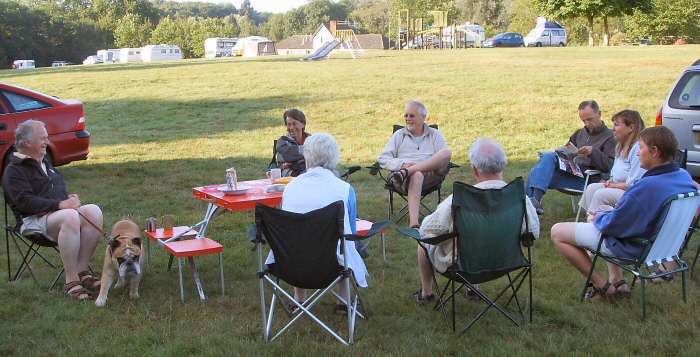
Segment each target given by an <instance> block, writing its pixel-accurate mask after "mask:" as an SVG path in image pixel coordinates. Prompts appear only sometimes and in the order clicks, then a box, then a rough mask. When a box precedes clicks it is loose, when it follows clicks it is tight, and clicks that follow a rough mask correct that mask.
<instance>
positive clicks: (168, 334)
mask: <svg viewBox="0 0 700 357" xmlns="http://www.w3.org/2000/svg"><path fill="white" fill-rule="evenodd" d="M413 29H416V28H415V27H413ZM411 32H413V30H411ZM423 35H424V37H427V34H423ZM415 36H420V34H419V31H416V32H415V35H414V36H406V39H405V40H404V41H405V42H410V41H411V39H415ZM344 41H345V40H343V42H344ZM698 50H700V47H699V46H697V45H689V46H674V47H658V46H651V47H634V48H633V47H628V48H593V49H588V48H573V47H567V48H542V49H524V48H523V49H519V48H515V49H508V48H502V49H492V50H486V49H479V48H476V49H473V50H467V51H365V52H364V53H363V54H362V57H361V58H360V59H358V60H352V55H351V53H348V52H340V53H339V54H338V55H337V56H336V55H334V56H332V57H331V58H329V59H328V60H326V61H319V62H312V63H306V62H305V63H302V62H300V61H299V58H298V57H281V56H271V57H261V58H256V59H241V58H235V59H220V60H216V61H212V60H183V61H179V62H173V63H159V64H150V65H145V64H125V65H121V66H119V65H105V66H100V67H99V68H98V67H86V66H74V67H63V68H56V69H53V70H52V69H37V70H35V71H31V72H17V71H10V70H4V71H0V81H2V82H6V83H11V84H17V85H22V86H26V87H29V88H33V89H36V90H39V91H42V92H44V93H50V94H53V95H57V96H60V97H62V98H78V99H80V100H81V101H83V102H84V103H85V111H86V119H87V128H88V130H90V132H91V133H92V144H91V156H90V158H89V159H88V160H87V161H82V162H75V163H72V164H70V165H68V166H63V167H60V168H59V169H60V170H61V172H62V173H63V174H64V176H65V178H66V182H67V183H68V185H69V190H70V191H73V192H79V193H80V198H81V200H82V201H83V202H94V203H97V204H99V205H100V206H101V207H102V210H103V211H104V213H105V226H111V224H112V223H114V222H115V221H117V220H118V219H120V218H121V217H124V216H127V215H128V216H131V217H133V218H134V219H135V220H136V221H137V222H141V223H142V222H144V221H145V219H146V218H147V217H151V216H156V217H160V216H162V215H165V214H172V215H174V216H175V217H176V218H175V219H176V222H175V224H177V225H184V224H192V223H194V222H197V221H198V220H200V219H201V218H202V215H203V213H204V209H205V204H204V203H202V202H201V201H198V200H195V199H194V198H193V197H192V188H193V187H197V186H202V185H205V184H212V183H223V182H224V181H225V176H224V175H225V170H226V168H228V167H231V166H235V167H236V168H237V169H238V175H239V177H240V178H241V179H242V180H252V179H258V178H262V177H263V176H264V175H265V171H266V168H267V163H268V162H269V160H270V155H271V146H272V140H273V139H276V138H278V137H279V136H280V135H282V134H283V133H284V132H285V127H284V123H283V122H282V118H281V116H282V113H283V112H284V111H285V109H287V108H292V107H296V108H300V109H302V110H303V111H304V112H305V113H306V116H307V118H308V123H307V130H308V131H309V132H310V133H317V132H328V133H331V134H332V135H334V136H335V137H336V139H337V141H338V144H339V146H340V149H341V162H342V164H343V165H361V166H363V167H364V166H366V165H369V164H371V163H372V162H374V161H375V160H376V158H377V156H378V155H379V153H380V152H381V150H382V148H383V146H384V144H385V143H386V141H387V139H388V138H389V136H390V134H391V127H392V125H393V124H397V123H401V122H402V121H403V120H404V119H403V117H402V114H403V112H402V110H403V105H404V103H405V102H406V101H407V100H410V99H418V100H421V101H422V102H424V103H426V105H427V106H428V109H429V111H430V116H429V118H428V123H438V124H439V125H440V130H441V132H443V133H444V136H445V138H446V140H447V143H448V145H449V147H450V148H451V149H452V151H453V153H454V156H453V159H452V160H453V161H454V162H456V163H458V164H460V165H462V167H461V168H459V169H455V170H452V171H451V172H450V176H449V177H448V179H447V181H446V182H447V183H448V184H446V185H445V186H444V187H445V189H446V190H445V191H447V193H449V192H450V191H451V185H450V184H449V183H451V182H452V181H455V180H458V181H465V182H468V183H469V182H472V181H473V180H472V177H471V174H470V173H469V171H468V170H469V169H468V168H469V163H468V158H467V150H468V148H469V145H470V144H471V143H472V142H474V140H475V139H476V138H478V137H484V136H485V137H491V138H493V139H495V140H497V141H499V142H501V143H502V144H503V146H504V147H505V150H506V153H507V155H508V162H509V164H508V168H507V169H506V179H507V180H511V179H513V178H515V177H517V176H526V175H527V173H528V169H529V168H530V167H531V166H532V165H533V164H534V162H535V161H536V160H537V152H538V151H545V150H551V149H552V148H554V147H557V146H560V145H562V144H564V143H565V141H566V140H567V139H568V137H569V135H570V133H571V132H572V131H573V129H575V128H579V127H581V122H580V120H579V118H578V116H577V112H576V106H577V105H578V103H579V102H580V101H581V100H584V99H595V100H597V101H598V102H599V103H600V104H601V106H602V110H603V117H604V119H605V120H606V124H608V125H609V123H610V120H609V119H610V115H611V114H612V113H614V112H616V111H619V110H622V109H625V108H632V109H635V110H638V111H639V112H640V113H641V114H642V117H643V118H644V120H645V122H646V124H647V125H653V123H654V117H655V116H656V113H657V111H658V109H659V106H660V104H661V102H662V100H663V99H664V97H665V96H666V94H667V92H668V90H669V88H670V87H671V85H672V84H673V82H674V81H675V79H676V78H677V76H678V73H679V71H680V70H681V69H682V68H685V67H686V66H688V65H689V64H690V63H692V62H693V61H695V60H696V59H697V56H698V55H697V54H698V52H699V51H698ZM543 62H546V64H547V65H546V67H547V68H546V70H543V68H542V67H543V65H542V63H543ZM105 83H108V84H109V85H105ZM349 183H350V184H352V185H353V187H354V188H355V191H356V192H357V201H358V211H359V213H360V215H361V216H362V217H364V218H367V219H371V220H375V221H380V220H383V219H385V217H386V205H387V202H386V201H387V199H386V194H385V191H384V189H383V187H382V184H381V183H380V182H379V181H378V179H377V178H376V177H374V176H370V175H369V174H368V172H367V170H362V171H360V172H358V173H356V174H354V175H353V176H351V178H350V180H349ZM444 194H445V193H444ZM428 202H429V204H430V205H435V203H436V202H435V199H434V198H431V200H429V201H428ZM545 203H546V205H547V208H548V212H547V213H546V214H545V215H544V216H543V217H542V218H541V226H542V227H543V228H544V229H543V234H542V237H541V238H540V239H539V240H538V241H537V242H536V243H535V246H534V250H533V252H534V262H535V267H534V269H533V274H534V321H533V322H532V323H531V324H528V325H527V326H526V327H525V328H524V329H522V330H520V329H517V328H514V327H513V326H512V325H511V324H510V323H508V321H506V320H504V319H503V318H502V317H500V316H498V315H496V314H491V313H489V314H487V315H486V317H485V318H484V319H482V320H481V321H480V322H479V323H478V324H477V325H476V326H475V327H473V328H472V329H471V330H470V331H469V332H468V333H467V334H466V335H462V336H457V335H454V334H452V333H451V331H450V329H449V328H448V326H447V323H446V322H445V321H444V320H443V319H442V317H441V315H440V314H439V313H437V312H434V311H432V310H430V309H429V308H426V307H422V306H417V305H416V304H415V302H414V300H412V299H411V298H410V294H411V293H412V292H414V291H415V290H416V289H417V287H418V276H417V268H416V248H415V244H414V243H413V242H410V241H409V240H408V239H406V238H402V237H401V236H400V235H398V234H396V233H394V232H393V231H392V232H390V233H389V234H388V242H387V247H388V253H387V254H388V256H387V262H386V263H384V261H383V259H382V257H381V249H380V248H379V244H378V243H379V242H378V240H376V239H375V240H374V241H372V243H371V244H372V245H371V256H370V257H369V258H368V259H367V268H368V270H369V273H370V280H369V288H368V289H366V290H365V291H363V298H365V299H366V300H367V303H368V305H369V308H370V309H371V312H372V315H371V317H370V319H369V320H367V321H358V327H357V332H356V342H355V344H354V345H353V346H352V347H350V348H349V349H348V348H345V347H343V346H342V345H340V344H339V343H337V342H336V341H335V340H334V339H333V338H332V337H330V336H328V335H326V334H324V333H323V331H321V330H320V329H319V328H318V326H317V325H315V324H313V323H312V322H310V321H304V322H303V323H302V324H300V325H297V326H294V327H293V328H292V330H290V331H289V332H288V334H287V335H286V336H283V337H282V338H281V339H280V340H278V341H275V342H272V343H265V342H264V341H263V338H262V331H261V328H262V327H261V326H262V322H261V321H260V311H259V309H260V303H259V302H260V298H259V294H258V285H257V284H258V278H257V276H256V269H257V266H256V264H257V256H256V255H255V253H254V252H252V251H251V244H250V242H249V241H248V235H247V230H248V228H249V225H250V223H251V221H252V215H251V214H249V213H248V214H246V213H236V214H225V215H222V216H220V217H218V218H217V219H216V221H215V222H214V224H213V226H212V227H210V229H209V236H210V238H212V239H215V240H217V241H219V242H220V243H221V244H223V245H224V247H225V249H226V250H225V253H224V270H225V274H226V275H225V280H226V295H225V296H223V297H222V296H221V295H219V294H218V260H217V259H216V258H214V257H205V258H204V259H202V261H201V264H200V273H201V274H202V279H203V281H204V287H205V289H206V290H207V292H208V300H207V301H206V302H204V303H200V302H199V301H198V300H197V298H196V294H195V290H194V287H193V286H192V284H191V282H190V280H187V281H188V282H189V285H187V286H186V289H187V296H186V301H185V303H182V302H180V296H179V292H178V281H177V280H178V278H177V270H173V271H171V272H168V271H167V270H166V266H167V260H168V259H167V256H166V255H165V253H163V251H162V250H158V249H155V250H154V252H153V256H154V262H153V263H154V265H153V271H152V272H148V273H147V274H146V275H145V277H144V281H143V283H142V289H141V298H140V300H138V301H136V302H133V301H130V300H129V299H128V298H127V296H126V295H127V294H126V293H125V292H124V291H119V290H115V291H113V292H112V293H111V295H110V300H109V303H108V306H107V307H106V308H103V309H98V308H96V307H95V306H94V304H90V303H86V304H79V303H75V302H74V301H69V300H68V299H65V298H63V296H62V293H61V292H60V291H53V292H46V291H45V290H43V289H41V288H39V287H37V286H36V285H35V284H34V282H33V281H32V280H31V279H30V278H28V277H25V278H23V279H21V280H20V281H18V282H14V283H8V282H7V278H6V277H7V272H6V271H5V269H6V268H5V267H4V262H3V264H2V268H0V277H2V279H0V299H1V300H2V301H3V304H2V305H0V320H2V321H3V323H2V324H0V355H3V356H13V355H17V356H31V355H42V356H43V355H149V356H150V355H159V356H160V355H164V356H182V355H282V354H285V355H317V354H326V355H327V354H340V353H349V354H357V355H363V356H364V355H464V354H476V355H506V354H507V355H515V354H518V355H570V354H592V355H628V354H632V355H639V354H649V355H688V356H691V355H698V354H700V345H698V344H697V342H696V340H697V339H696V337H695V335H694V333H693V332H692V331H695V330H697V329H698V328H700V317H699V316H700V303H699V301H700V299H699V298H698V297H699V296H700V279H699V278H697V277H693V279H691V280H689V290H690V298H689V302H688V303H687V304H683V303H682V300H681V294H680V290H681V289H680V284H681V283H680V281H679V280H680V279H676V280H675V281H674V282H671V283H669V284H670V285H662V286H658V285H654V286H651V287H649V288H648V293H649V302H650V315H649V318H648V320H647V322H641V321H640V318H639V317H640V316H639V314H640V303H639V299H638V295H636V294H635V295H633V298H632V299H631V300H628V301H626V302H623V303H621V304H618V305H609V304H604V303H590V304H582V303H580V302H579V301H578V293H579V292H580V288H581V286H582V284H583V280H584V279H583V278H581V277H580V275H579V274H578V273H577V272H576V271H574V269H572V268H570V267H569V265H568V264H567V263H566V262H565V261H564V259H563V258H562V257H561V256H559V255H558V254H557V253H556V252H555V251H554V248H553V246H552V243H551V241H550V239H549V231H548V228H549V227H551V226H552V225H553V224H554V223H555V222H561V221H565V220H572V219H573V215H572V213H571V207H570V202H569V197H568V196H564V195H561V194H557V193H551V194H548V195H547V197H546V199H545ZM694 239H696V240H695V242H691V245H692V247H696V246H697V242H698V240H697V237H695V238H694ZM5 251H6V248H5V244H4V243H3V244H0V255H1V256H2V257H3V259H4V256H5ZM103 252H104V246H100V247H98V249H97V253H96V254H95V257H94V258H93V267H97V269H99V268H100V267H101V261H102V258H103V257H102V255H103ZM698 270H699V271H696V272H695V273H696V274H697V273H699V272H700V269H698ZM39 274H40V276H41V277H42V278H44V279H46V278H48V275H49V272H48V271H41V270H39ZM42 274H43V275H42ZM188 279H189V277H188ZM487 288H488V287H487ZM459 304H460V305H461V306H460V308H461V311H462V312H463V313H464V314H465V316H463V317H466V314H468V313H470V312H475V311H477V308H478V306H476V305H470V302H469V301H468V300H467V299H461V300H460V301H459ZM332 308H333V306H332V305H331V304H330V303H329V302H327V303H325V304H324V303H322V304H321V305H320V306H319V310H318V311H320V314H321V315H322V316H324V317H327V318H328V320H329V321H331V322H332V323H336V324H342V319H341V318H340V317H339V318H337V319H335V320H334V316H333V315H332ZM679 326H680V327H681V328H680V329H679V328H678V327H679ZM630 331H633V333H630Z"/></svg>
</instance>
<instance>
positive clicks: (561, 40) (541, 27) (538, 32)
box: [523, 17, 568, 47]
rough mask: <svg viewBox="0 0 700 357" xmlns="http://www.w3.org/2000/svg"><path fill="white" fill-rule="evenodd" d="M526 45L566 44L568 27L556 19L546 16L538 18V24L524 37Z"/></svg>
mask: <svg viewBox="0 0 700 357" xmlns="http://www.w3.org/2000/svg"><path fill="white" fill-rule="evenodd" d="M523 41H524V42H525V46H528V47H542V46H562V47H563V46H566V45H567V43H568V37H567V33H566V29H565V28H564V27H563V26H562V25H560V24H559V23H558V22H556V21H547V19H546V18H544V17H538V18H537V25H536V26H535V28H534V29H532V31H530V33H528V34H527V36H525V37H524V38H523Z"/></svg>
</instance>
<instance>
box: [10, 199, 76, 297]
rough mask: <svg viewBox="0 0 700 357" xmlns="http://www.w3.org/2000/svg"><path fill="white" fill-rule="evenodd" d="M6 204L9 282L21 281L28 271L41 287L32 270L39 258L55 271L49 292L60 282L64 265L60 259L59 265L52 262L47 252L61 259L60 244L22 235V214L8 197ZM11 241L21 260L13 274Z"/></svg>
mask: <svg viewBox="0 0 700 357" xmlns="http://www.w3.org/2000/svg"><path fill="white" fill-rule="evenodd" d="M4 202H5V211H4V213H5V251H6V254H7V279H8V281H16V280H19V279H20V278H21V277H22V275H23V274H24V273H25V272H26V271H29V274H30V275H31V277H32V279H33V280H34V282H35V283H36V284H37V285H39V286H41V284H40V283H39V280H38V279H37V277H36V274H35V273H34V268H32V266H31V263H32V262H33V261H35V260H34V258H39V260H40V261H43V262H44V263H45V264H46V265H47V266H48V267H49V268H51V269H53V270H54V271H55V277H54V278H53V280H52V281H51V283H50V284H49V288H48V290H52V289H53V288H54V287H55V286H56V284H57V283H58V280H59V279H60V278H61V276H62V275H63V264H61V263H60V259H58V263H54V262H52V259H50V258H49V257H48V255H47V254H46V252H45V251H54V252H55V253H56V255H57V256H59V257H60V253H59V251H58V243H56V242H54V241H52V240H50V239H49V238H48V237H46V236H45V235H43V234H41V233H32V234H25V235H22V234H21V233H20V228H21V227H22V218H21V217H22V216H21V214H20V213H19V212H18V211H17V209H16V208H15V206H14V205H13V204H12V202H11V201H10V199H9V198H8V197H7V195H4ZM9 212H12V215H13V218H14V224H11V223H10V219H9ZM10 240H12V242H13V243H14V246H15V249H16V250H17V252H18V253H19V256H20V259H21V260H20V263H19V267H18V268H17V270H16V271H15V272H14V273H13V272H12V266H11V260H12V258H11V256H10Z"/></svg>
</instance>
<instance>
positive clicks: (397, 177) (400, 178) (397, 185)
mask: <svg viewBox="0 0 700 357" xmlns="http://www.w3.org/2000/svg"><path fill="white" fill-rule="evenodd" d="M389 183H391V185H392V186H393V187H394V189H395V190H396V191H399V192H407V191H408V170H407V169H405V168H403V169H399V170H398V171H393V172H392V173H391V176H389Z"/></svg>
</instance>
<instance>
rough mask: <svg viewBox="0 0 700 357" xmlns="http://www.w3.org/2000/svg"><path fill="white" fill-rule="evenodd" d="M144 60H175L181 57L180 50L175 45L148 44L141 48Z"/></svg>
mask: <svg viewBox="0 0 700 357" xmlns="http://www.w3.org/2000/svg"><path fill="white" fill-rule="evenodd" d="M141 59H142V60H143V61H144V62H157V61H176V60H181V59H182V51H181V50H180V47H177V46H176V45H166V44H160V45H148V46H144V47H143V48H142V49H141Z"/></svg>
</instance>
